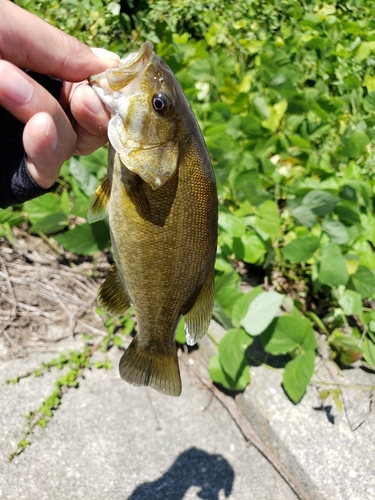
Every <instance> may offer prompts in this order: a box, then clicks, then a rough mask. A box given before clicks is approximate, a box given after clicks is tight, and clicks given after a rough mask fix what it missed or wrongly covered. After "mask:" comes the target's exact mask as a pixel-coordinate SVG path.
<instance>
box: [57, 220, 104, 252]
mask: <svg viewBox="0 0 375 500" xmlns="http://www.w3.org/2000/svg"><path fill="white" fill-rule="evenodd" d="M54 239H55V240H56V241H57V242H58V243H60V244H61V245H62V246H63V247H64V248H66V249H67V250H69V251H70V252H73V253H76V254H78V255H94V254H95V253H96V252H99V251H102V250H104V248H107V247H108V246H109V229H108V226H107V224H106V223H105V222H103V221H99V222H95V223H94V224H89V223H88V222H86V223H85V224H81V225H80V226H76V227H75V228H74V229H71V230H70V231H67V232H66V233H64V234H61V235H58V236H55V237H54Z"/></svg>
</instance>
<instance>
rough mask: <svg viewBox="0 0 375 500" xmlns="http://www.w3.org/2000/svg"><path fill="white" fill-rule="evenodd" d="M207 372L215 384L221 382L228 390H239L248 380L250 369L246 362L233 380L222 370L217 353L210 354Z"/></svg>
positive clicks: (243, 387)
mask: <svg viewBox="0 0 375 500" xmlns="http://www.w3.org/2000/svg"><path fill="white" fill-rule="evenodd" d="M208 372H209V374H210V377H211V379H212V380H213V381H214V382H216V383H217V384H221V385H222V386H223V387H225V388H226V389H229V390H238V391H241V390H243V389H245V387H246V386H247V385H248V384H249V382H250V370H249V366H248V365H247V364H246V365H244V366H243V368H242V371H241V373H240V376H239V378H238V379H237V380H236V381H234V380H232V379H231V378H230V377H229V375H227V374H226V373H225V371H224V370H223V368H222V366H221V363H220V358H219V355H218V354H216V355H215V356H212V358H211V359H210V362H209V365H208Z"/></svg>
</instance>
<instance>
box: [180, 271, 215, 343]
mask: <svg viewBox="0 0 375 500" xmlns="http://www.w3.org/2000/svg"><path fill="white" fill-rule="evenodd" d="M214 296H215V287H214V271H213V270H212V271H211V272H210V273H209V274H208V276H207V278H206V281H205V283H204V285H203V288H202V290H201V292H200V294H199V295H198V298H197V299H196V301H195V303H194V305H193V307H192V308H191V309H190V311H189V312H188V313H187V314H185V336H186V343H187V344H188V345H194V344H196V343H197V342H198V341H199V340H200V339H201V338H203V337H204V336H205V334H206V333H207V330H208V326H209V324H210V321H211V316H212V309H213V306H214Z"/></svg>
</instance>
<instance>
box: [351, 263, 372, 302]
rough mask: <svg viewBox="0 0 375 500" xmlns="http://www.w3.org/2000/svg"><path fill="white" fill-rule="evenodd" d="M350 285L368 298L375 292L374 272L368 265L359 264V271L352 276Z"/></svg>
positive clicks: (363, 296)
mask: <svg viewBox="0 0 375 500" xmlns="http://www.w3.org/2000/svg"><path fill="white" fill-rule="evenodd" d="M350 285H351V288H354V289H355V290H356V291H357V292H358V293H360V294H361V295H362V298H364V299H368V298H369V297H371V296H372V295H373V294H374V293H375V277H374V274H373V273H372V272H371V271H370V269H369V268H368V267H365V266H359V267H358V270H357V272H356V273H355V274H353V275H352V276H351V279H350Z"/></svg>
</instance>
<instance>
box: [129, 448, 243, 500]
mask: <svg viewBox="0 0 375 500" xmlns="http://www.w3.org/2000/svg"><path fill="white" fill-rule="evenodd" d="M145 466H146V467H147V464H145ZM233 480H234V470H233V468H232V466H231V465H230V464H229V462H228V461H227V460H226V459H225V458H224V457H223V456H222V455H210V454H209V453H206V452H205V451H202V450H199V449H198V448H190V449H189V450H187V451H185V452H184V453H181V455H180V456H179V457H178V458H177V460H176V461H175V462H174V464H173V465H172V466H171V467H170V469H169V470H167V472H166V473H165V474H163V476H161V477H160V478H159V479H158V480H156V481H152V482H149V483H144V484H141V485H140V486H138V487H137V488H136V489H135V490H134V491H133V493H132V494H131V495H130V496H129V497H128V500H145V499H146V498H147V499H150V500H151V499H152V500H158V499H160V500H181V499H182V498H183V497H184V495H185V493H186V492H187V490H188V489H189V488H190V487H191V486H198V487H199V488H200V491H199V492H198V493H197V495H198V497H199V498H202V499H204V500H218V499H219V492H220V491H221V490H224V492H225V496H226V497H228V496H229V494H230V493H231V491H232V486H233Z"/></svg>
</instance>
